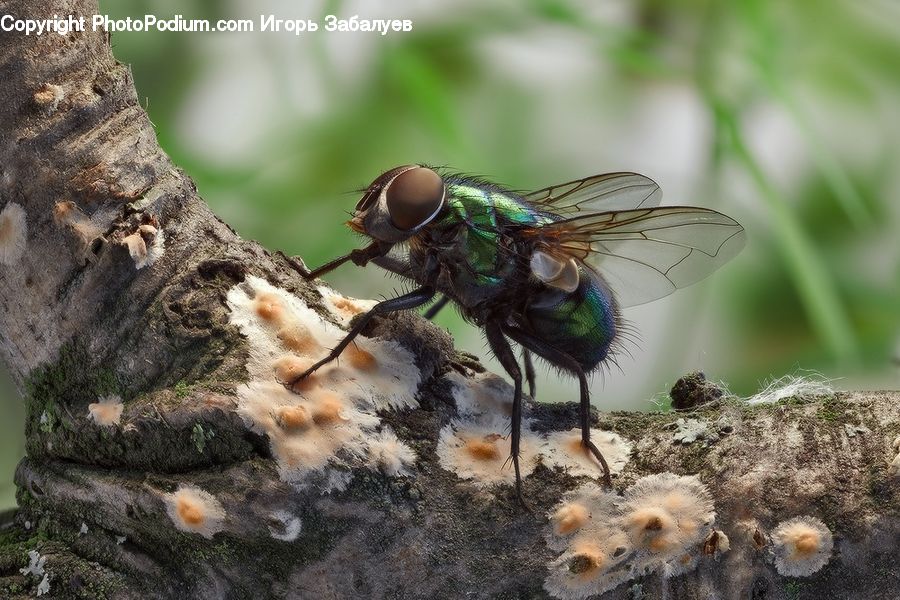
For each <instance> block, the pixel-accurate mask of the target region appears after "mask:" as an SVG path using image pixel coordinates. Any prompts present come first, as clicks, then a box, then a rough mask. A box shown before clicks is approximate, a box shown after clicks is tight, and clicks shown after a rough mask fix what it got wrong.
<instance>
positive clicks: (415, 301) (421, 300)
mask: <svg viewBox="0 0 900 600" xmlns="http://www.w3.org/2000/svg"><path fill="white" fill-rule="evenodd" d="M433 297H434V290H433V289H431V288H430V287H422V288H419V289H417V290H413V291H412V292H409V293H408V294H403V295H402V296H398V297H397V298H392V299H391V300H385V301H384V302H379V303H378V304H376V305H375V306H373V307H372V308H371V310H369V312H367V313H366V314H364V315H363V316H362V317H360V318H359V319H357V321H356V323H355V324H354V325H353V327H352V328H351V329H350V331H349V332H348V333H347V335H345V336H344V339H342V340H341V341H340V342H339V343H338V345H337V346H335V347H334V349H333V350H332V351H331V352H329V353H328V356H326V357H325V358H323V359H322V360H320V361H319V362H317V363H315V364H313V365H312V366H311V367H309V368H308V369H307V370H306V371H304V372H303V373H301V374H300V375H298V376H297V377H295V378H294V379H292V380H291V381H289V382H287V383H286V384H285V385H286V386H287V388H288V389H293V387H294V385H295V384H296V383H297V382H298V381H300V380H301V379H304V378H306V377H309V376H310V375H312V374H313V373H314V372H315V371H316V370H318V369H319V368H320V367H322V366H324V365H327V364H328V363H330V362H331V361H333V360H334V359H336V358H337V357H338V356H340V355H341V353H342V352H343V351H344V349H345V348H347V346H349V345H350V342H352V341H353V339H354V338H355V337H356V336H358V335H359V334H360V333H361V332H362V330H363V329H365V328H366V325H368V324H369V321H371V320H372V317H374V316H376V315H384V314H387V313H391V312H396V311H398V310H409V309H412V308H417V307H419V306H422V305H423V304H426V303H427V302H429V301H430V300H431V299H432V298H433Z"/></svg>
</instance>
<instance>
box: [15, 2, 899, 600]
mask: <svg viewBox="0 0 900 600" xmlns="http://www.w3.org/2000/svg"><path fill="white" fill-rule="evenodd" d="M35 4H36V3H32V2H25V1H12V2H2V3H0V12H3V13H9V14H13V15H16V16H19V17H31V18H34V17H46V16H49V15H52V14H54V13H55V14H60V15H67V14H75V15H91V14H94V13H96V12H98V10H97V7H96V4H95V3H94V2H92V1H90V0H69V1H65V0H54V1H52V2H48V3H43V5H42V6H41V7H39V8H37V7H35ZM2 36H3V37H2V38H0V195H2V201H0V208H2V206H5V205H6V204H7V203H10V202H15V203H18V204H21V205H22V206H23V207H24V208H25V211H26V213H27V223H28V244H27V250H26V253H25V255H24V257H23V259H22V260H21V262H20V263H19V264H17V265H15V266H13V267H10V266H2V265H0V335H2V338H0V352H2V356H3V359H4V360H5V362H6V364H7V365H8V366H9V368H10V370H11V372H12V373H13V377H14V378H15V380H16V382H17V383H18V385H19V388H20V390H21V391H22V393H23V396H24V398H25V402H26V404H27V408H28V417H27V424H26V432H27V439H28V456H27V458H26V459H24V460H23V461H22V463H21V465H20V466H19V469H18V471H17V474H16V479H17V483H18V485H19V488H20V491H19V504H20V508H19V512H18V515H17V517H16V520H15V524H14V526H12V527H10V528H8V529H6V530H5V531H3V532H2V533H0V595H3V597H28V596H32V595H34V594H35V593H36V586H37V584H38V581H39V578H38V577H35V576H33V575H24V574H21V573H20V572H19V569H20V568H22V567H24V566H25V565H26V564H27V562H28V556H27V552H28V551H29V550H37V551H38V552H39V553H40V555H41V556H46V557H47V561H46V564H45V568H46V571H47V573H49V574H50V577H49V583H50V585H51V588H50V596H51V597H84V598H145V597H158V598H183V597H204V598H206V597H210V598H213V597H228V598H231V597H234V598H241V597H275V598H298V597H304V598H329V597H409V598H420V597H429V596H438V597H463V596H465V597H483V598H488V597H509V598H512V597H543V596H546V592H545V591H544V590H543V584H544V581H545V579H546V577H547V574H548V565H549V563H551V561H552V560H553V559H554V558H555V557H556V556H557V555H558V554H559V552H554V551H552V550H551V549H549V548H548V547H547V544H546V541H545V535H546V533H547V531H548V528H549V525H548V520H547V517H546V516H545V515H546V513H547V512H548V511H550V510H551V509H553V507H554V506H555V505H556V504H557V503H558V502H559V500H560V498H561V497H562V496H563V494H564V493H565V492H566V491H567V490H570V489H572V488H574V487H576V486H577V485H579V484H580V483H581V482H582V481H583V480H584V478H577V477H573V476H572V475H570V474H567V473H566V472H563V471H562V470H560V469H551V468H547V467H545V466H538V467H537V468H536V469H535V471H534V473H533V474H531V475H530V476H529V477H528V478H527V479H526V481H525V492H526V494H527V496H528V498H529V501H530V503H531V506H532V509H533V512H530V513H529V512H526V511H523V510H522V509H521V508H520V507H519V506H518V505H517V504H516V502H515V501H514V497H513V495H512V493H511V490H510V488H509V487H508V486H501V487H499V488H496V489H495V490H493V491H485V490H483V489H481V488H478V487H476V486H474V485H472V484H471V483H467V482H465V481H462V480H460V479H459V478H457V477H456V475H454V474H453V473H451V472H449V471H447V470H444V469H442V468H441V466H440V465H439V463H438V459H437V457H436V451H435V450H436V445H437V439H438V435H439V432H440V430H441V427H442V426H444V425H445V424H446V423H447V422H448V421H449V420H450V419H451V418H452V417H453V416H454V415H455V408H454V403H453V397H452V394H451V393H450V390H449V386H448V384H447V380H446V378H444V377H443V375H444V374H445V373H447V372H449V371H451V370H454V369H455V370H457V371H459V372H463V373H467V374H471V373H473V372H477V371H479V370H480V369H481V367H480V366H479V365H478V362H477V360H476V359H473V358H472V357H468V356H465V355H463V354H460V353H458V352H456V351H454V350H453V349H452V345H451V344H450V343H449V340H448V339H447V338H446V334H444V333H443V332H442V331H440V330H438V329H437V328H435V327H432V326H431V325H430V324H428V323H426V322H424V321H422V320H421V319H420V318H419V317H416V316H412V315H400V316H398V317H396V318H386V319H380V320H378V321H377V322H376V323H375V324H374V326H372V327H371V328H370V329H369V331H368V332H367V334H368V335H370V336H374V337H382V338H386V339H393V340H396V341H398V342H399V343H400V344H402V345H403V346H404V347H406V348H407V349H408V350H409V351H410V352H411V353H412V355H413V357H414V360H415V362H416V364H417V366H418V367H419V368H420V369H421V371H422V374H423V377H422V381H421V384H420V386H419V389H418V394H417V399H418V402H419V404H420V408H415V409H411V410H400V411H391V412H386V413H384V414H382V415H380V417H381V418H382V420H383V421H384V422H385V423H387V424H390V425H391V426H392V427H393V429H394V431H396V432H397V434H398V436H399V437H400V438H401V439H402V440H403V441H404V442H405V443H407V444H408V445H409V446H410V447H412V448H413V449H414V450H415V451H416V454H417V461H416V463H415V466H414V468H413V473H412V475H411V476H408V477H393V478H391V477H387V476H384V475H381V474H379V473H374V472H372V471H370V470H366V469H363V468H359V469H354V470H353V472H352V473H353V476H352V479H351V481H350V483H349V486H348V487H347V489H346V490H344V491H343V492H338V493H333V494H330V495H322V494H321V493H319V491H317V490H315V489H305V490H298V489H296V488H295V487H293V486H291V485H289V484H288V483H286V482H284V481H282V479H281V478H280V476H279V472H278V470H277V468H276V464H275V460H274V459H273V457H272V452H271V450H270V447H269V443H268V440H267V439H266V438H265V436H261V435H259V434H257V433H254V432H252V431H251V430H250V429H249V428H248V426H247V425H246V424H245V422H244V420H243V419H241V418H240V417H239V416H238V415H237V414H236V413H235V410H234V406H235V399H234V396H235V390H236V389H237V387H238V386H239V385H240V384H241V383H243V382H245V381H247V380H248V379H249V375H248V371H247V367H246V365H247V363H248V356H249V349H248V345H247V341H246V340H245V339H244V338H243V337H242V335H241V334H240V332H239V331H238V329H237V328H236V327H234V326H233V325H231V324H229V309H228V306H227V305H226V294H227V291H228V290H229V289H230V288H232V287H233V286H234V285H236V284H237V283H239V282H241V281H243V280H244V279H245V278H247V277H248V276H250V275H253V276H256V277H259V278H262V279H264V280H266V281H268V282H270V283H271V284H273V285H276V286H278V287H281V288H284V289H286V290H289V291H291V292H292V293H293V294H296V295H297V296H299V297H301V298H303V299H304V300H305V301H306V302H307V303H308V304H309V305H310V306H312V307H314V308H316V309H317V310H319V311H321V312H322V313H323V314H324V313H325V310H324V308H323V304H322V300H321V297H320V295H319V293H318V292H317V291H316V289H315V288H314V287H312V286H311V285H309V284H308V283H307V282H305V281H303V280H302V279H300V278H299V277H298V276H297V275H296V273H295V272H294V271H293V270H292V269H290V268H289V267H288V265H286V264H285V262H284V261H283V260H280V259H279V258H278V257H277V256H274V255H272V254H270V253H269V252H268V251H266V250H265V249H264V248H262V247H260V246H259V245H258V244H255V243H253V242H248V241H245V240H242V239H240V237H238V236H237V235H236V234H235V232H234V231H233V230H231V229H230V228H229V227H228V226H227V225H226V224H224V223H222V222H221V221H220V220H218V219H217V218H216V217H215V216H214V215H213V214H212V213H211V212H210V210H209V209H208V207H207V206H206V205H205V204H204V203H203V201H202V200H201V199H200V198H199V197H198V196H197V193H196V190H195V188H194V186H193V184H192V182H191V181H190V179H189V178H188V177H187V176H186V175H185V174H184V173H182V172H181V171H179V170H178V169H177V168H176V167H175V166H174V165H172V163H171V162H170V160H169V159H168V157H167V156H166V155H165V154H164V153H163V152H162V150H161V149H160V148H159V146H158V145H157V142H156V139H155V133H154V129H153V126H152V124H151V123H150V122H149V120H148V118H147V116H146V114H145V113H144V111H143V110H142V109H141V107H140V105H139V103H138V100H137V95H136V92H135V90H134V86H133V82H132V79H131V74H130V72H129V69H128V68H127V67H126V66H124V65H121V64H119V63H117V62H116V61H115V59H114V58H113V57H112V54H111V51H110V45H109V39H108V38H107V37H106V36H104V35H102V34H99V33H90V32H87V33H72V34H70V35H68V36H59V35H44V36H40V37H38V36H30V37H24V36H22V35H19V34H2ZM69 201H71V202H73V203H74V204H75V206H77V208H78V210H79V211H81V212H83V213H84V214H85V215H87V216H88V217H89V218H90V225H91V227H93V228H96V231H97V232H99V234H100V235H99V237H98V238H96V239H93V238H91V237H90V236H88V239H85V240H82V239H81V238H80V237H79V235H78V234H77V231H75V230H73V227H72V225H71V223H66V222H64V220H61V219H60V218H57V219H54V210H55V209H56V210H57V217H59V214H58V213H59V208H58V203H60V202H69ZM70 214H71V213H70ZM142 223H143V224H147V223H158V229H159V230H160V231H162V232H163V233H164V236H165V250H164V253H163V255H162V257H161V258H160V259H159V260H158V261H157V262H156V263H154V264H153V265H152V267H145V268H142V269H137V268H136V264H135V261H134V259H133V258H132V256H131V254H130V253H129V250H128V247H127V245H126V238H127V237H128V236H129V235H131V234H133V233H135V232H136V231H138V229H139V226H140V225H141V224H142ZM113 394H115V395H119V396H121V397H122V398H123V399H124V404H125V408H124V414H123V416H122V420H121V424H120V425H119V426H117V427H112V428H101V427H98V426H96V425H95V424H94V423H92V422H91V421H89V420H88V419H87V418H86V417H85V415H86V414H87V411H88V408H87V407H88V405H89V404H90V403H95V402H97V401H98V399H99V398H102V397H104V396H108V395H113ZM898 401H900V395H898V394H896V393H856V394H843V395H836V396H829V397H824V398H818V399H794V400H791V401H787V402H782V403H780V404H777V405H765V406H754V407H751V406H747V405H746V404H742V403H741V402H739V401H736V400H728V399H724V400H719V401H716V402H714V403H712V404H710V405H708V406H706V407H705V408H701V409H698V410H697V411H696V412H695V413H693V414H691V415H689V417H690V418H694V419H698V420H699V421H701V422H703V423H705V424H706V425H707V432H708V433H707V437H705V438H703V437H701V439H698V440H696V441H692V442H689V443H679V442H676V441H675V439H674V429H673V428H674V426H675V425H674V423H675V421H676V420H677V419H678V418H682V417H684V415H676V414H671V413H669V414H665V413H664V414H645V413H616V414H611V415H606V414H604V415H602V416H600V417H595V419H597V422H598V424H602V427H603V428H605V429H610V430H613V431H616V432H618V433H619V434H621V435H622V436H624V437H625V438H627V439H629V440H631V441H632V442H633V443H634V450H633V453H632V458H631V460H630V461H629V462H628V464H627V465H626V467H625V468H624V470H623V471H622V473H621V474H620V475H619V476H618V477H617V478H616V479H615V486H616V488H617V489H618V490H620V491H621V490H624V489H626V488H628V486H630V485H631V484H632V483H634V482H635V481H636V480H638V479H639V478H640V477H642V476H644V475H648V474H651V473H659V472H673V473H676V474H681V475H689V474H697V475H699V477H700V479H701V480H702V481H703V482H704V483H705V484H706V486H707V487H708V489H709V491H710V493H711V496H712V498H713V500H714V502H715V508H716V512H717V515H718V516H717V518H716V528H718V529H721V530H723V531H724V532H725V533H726V534H727V535H728V536H729V538H730V539H731V549H730V550H729V551H728V552H726V553H724V554H723V555H722V556H721V557H718V558H714V557H702V558H701V560H700V564H699V566H698V568H697V569H695V570H693V571H691V572H689V573H687V574H685V575H681V576H679V577H676V578H672V579H662V578H661V577H660V576H659V575H657V574H651V575H647V576H644V577H638V578H636V579H635V580H634V581H632V582H630V583H628V584H626V585H622V586H619V587H617V588H615V590H614V591H612V592H610V594H609V597H610V598H657V597H664V596H666V595H668V597H675V598H701V597H702V598H706V597H717V598H738V597H740V598H759V599H761V598H772V599H775V598H860V597H865V598H896V597H898V596H900V571H898V567H897V564H896V550H895V546H896V543H897V541H898V539H900V538H898V533H900V491H898V483H897V480H896V479H892V476H891V475H890V473H889V467H888V466H889V463H890V462H891V461H892V460H893V459H894V457H895V456H896V454H897V449H896V448H894V447H892V442H893V440H894V439H895V437H896V436H898V435H900V416H898V409H897V403H898ZM528 411H529V415H530V417H531V418H532V419H533V422H534V428H535V429H536V430H538V431H555V430H564V429H569V428H571V427H573V426H574V425H575V424H576V423H577V415H576V410H575V407H574V405H572V404H560V405H542V404H539V403H532V404H531V405H530V406H529V409H528ZM210 432H214V436H210V435H209V433H210ZM183 483H190V484H193V485H196V486H198V487H201V488H203V489H205V490H208V491H209V492H211V493H213V494H214V495H215V496H216V497H217V498H218V499H219V501H220V502H221V503H222V504H223V506H224V509H225V511H226V513H227V515H228V516H227V519H226V521H225V525H224V530H223V531H221V532H219V533H217V534H215V536H213V537H212V539H206V538H204V537H201V536H199V535H197V534H191V533H185V532H181V531H177V530H176V529H175V528H174V527H173V526H172V520H171V519H170V517H169V516H168V514H167V512H166V509H165V505H164V502H163V501H162V500H161V494H164V493H166V492H171V491H172V490H174V489H175V488H176V487H177V486H178V485H179V484H183ZM276 510H287V511H289V512H291V513H292V514H296V515H299V516H300V518H301V520H302V523H303V528H302V531H301V533H300V535H299V537H298V538H297V539H296V540H294V541H292V542H284V541H279V540H276V539H273V537H272V535H271V534H270V528H271V527H272V518H271V514H272V512H273V511H276ZM797 515H813V516H816V517H818V518H820V519H821V520H822V521H824V522H825V523H826V524H827V525H828V526H829V528H830V529H831V531H832V532H833V533H834V535H835V551H834V555H833V556H832V558H831V560H830V562H829V563H828V565H827V566H826V567H825V568H823V569H822V570H821V571H819V572H817V573H816V574H814V575H813V576H811V577H809V578H804V579H794V578H787V577H783V576H781V575H779V574H778V573H777V572H776V570H775V568H774V567H773V565H772V563H771V560H770V557H769V550H770V548H767V545H768V544H769V543H770V542H768V541H767V540H765V539H762V538H765V534H766V533H767V532H770V531H771V530H772V528H774V526H775V525H776V524H777V523H778V522H780V521H783V520H785V519H788V518H790V517H793V516H797ZM750 522H753V523H755V524H756V525H755V527H756V528H758V529H759V530H760V535H757V540H756V541H754V539H753V538H754V534H755V533H756V532H755V530H748V529H747V527H746V523H750ZM82 525H85V526H86V532H84V531H83V529H84V528H83V527H82ZM760 536H762V537H760ZM122 537H124V538H125V539H124V541H123V540H122ZM760 539H762V541H763V543H762V544H760V543H758V542H759V540H760Z"/></svg>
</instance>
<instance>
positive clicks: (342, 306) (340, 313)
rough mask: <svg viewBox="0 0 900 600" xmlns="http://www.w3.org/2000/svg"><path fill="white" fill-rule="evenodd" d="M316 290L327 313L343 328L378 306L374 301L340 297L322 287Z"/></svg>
mask: <svg viewBox="0 0 900 600" xmlns="http://www.w3.org/2000/svg"><path fill="white" fill-rule="evenodd" d="M316 289H317V290H318V291H319V293H320V294H322V300H323V301H324V303H325V308H327V309H328V312H330V313H331V314H332V316H334V318H335V319H337V321H338V323H340V324H341V325H343V326H345V327H346V326H348V325H349V324H350V321H352V320H353V317H355V316H356V315H358V314H362V313H364V312H368V311H369V310H370V309H371V308H372V307H373V306H375V305H376V304H378V303H377V302H376V301H375V300H360V299H359V298H350V297H348V296H342V295H341V294H338V293H337V292H335V291H334V290H332V289H331V288H329V287H326V286H324V285H322V286H319V287H318V288H316Z"/></svg>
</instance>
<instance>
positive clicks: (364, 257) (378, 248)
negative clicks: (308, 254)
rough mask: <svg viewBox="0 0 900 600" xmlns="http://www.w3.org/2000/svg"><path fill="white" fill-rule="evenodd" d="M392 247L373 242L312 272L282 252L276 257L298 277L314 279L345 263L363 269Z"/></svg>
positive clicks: (301, 262) (299, 261) (300, 262)
mask: <svg viewBox="0 0 900 600" xmlns="http://www.w3.org/2000/svg"><path fill="white" fill-rule="evenodd" d="M392 245H393V244H385V243H383V242H378V241H375V242H372V243H371V244H369V245H368V246H366V247H365V248H362V249H359V248H357V249H354V250H353V251H351V252H350V254H345V255H344V256H339V257H338V258H335V259H334V260H330V261H328V262H327V263H325V264H324V265H322V266H320V267H318V268H316V269H313V270H310V269H309V267H307V266H306V265H305V264H304V263H303V261H301V260H298V259H296V258H293V257H290V256H287V255H286V254H285V253H284V252H282V251H280V250H279V251H278V255H279V256H280V257H282V258H283V259H284V260H285V261H287V263H288V265H290V267H291V268H292V269H294V270H295V271H297V273H299V274H300V276H301V277H303V278H304V279H316V278H317V277H321V276H322V275H325V274H326V273H330V272H331V271H334V270H335V269H337V268H338V267H340V266H341V265H343V264H344V263H346V262H347V261H351V262H353V264H355V265H356V266H358V267H364V266H366V264H367V263H368V262H369V261H371V260H373V259H375V258H378V257H380V256H384V255H385V254H387V253H388V252H390V250H391V246H392Z"/></svg>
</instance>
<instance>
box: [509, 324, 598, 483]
mask: <svg viewBox="0 0 900 600" xmlns="http://www.w3.org/2000/svg"><path fill="white" fill-rule="evenodd" d="M503 332H504V333H505V334H506V335H508V336H509V337H510V338H512V339H513V340H515V341H516V343H518V344H519V345H521V346H522V347H523V348H525V349H526V350H531V351H533V352H534V353H535V354H537V355H538V356H540V357H542V358H544V359H545V360H548V361H550V362H551V363H552V364H554V365H556V366H557V367H560V368H561V369H564V370H566V371H568V372H569V373H571V374H572V375H574V376H576V377H577V378H578V384H579V388H580V392H581V398H580V403H579V417H580V418H579V421H580V425H581V445H582V446H583V447H584V448H585V450H587V451H589V452H590V453H591V454H593V455H594V457H595V458H596V459H597V460H598V461H599V462H600V466H601V467H602V468H603V483H605V484H606V485H607V486H609V487H612V478H611V476H610V472H609V465H608V464H607V462H606V458H604V456H603V453H602V452H600V449H599V448H598V447H597V444H595V443H594V442H593V440H591V391H590V387H589V386H588V381H587V375H586V374H585V372H584V369H583V368H582V367H581V365H580V364H579V363H578V361H577V360H575V359H574V358H573V357H572V356H570V355H569V354H566V353H565V352H561V351H560V350H557V349H556V348H554V347H552V346H550V345H549V344H547V343H546V342H544V341H543V340H540V339H538V338H536V337H534V336H533V335H531V334H529V333H528V332H526V331H523V330H522V329H519V328H518V327H513V326H505V327H503Z"/></svg>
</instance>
